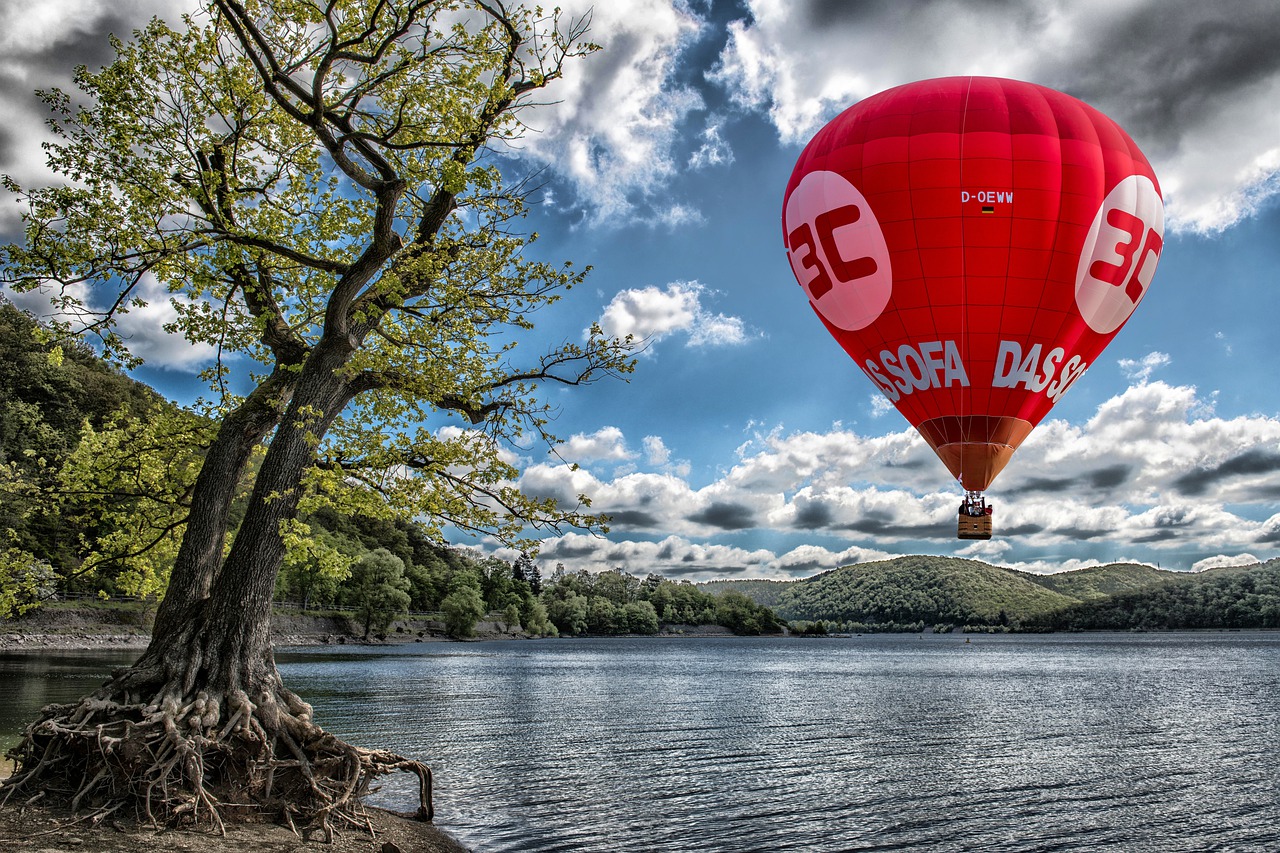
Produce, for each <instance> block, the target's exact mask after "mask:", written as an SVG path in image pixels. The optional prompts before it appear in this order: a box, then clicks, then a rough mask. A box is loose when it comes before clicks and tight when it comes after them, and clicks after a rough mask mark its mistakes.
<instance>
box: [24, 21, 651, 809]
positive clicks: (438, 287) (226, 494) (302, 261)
mask: <svg viewBox="0 0 1280 853" xmlns="http://www.w3.org/2000/svg"><path fill="white" fill-rule="evenodd" d="M584 35H585V23H584V22H583V21H562V20H561V19H560V18H559V16H558V15H552V16H549V17H544V16H543V15H542V13H541V12H540V11H537V10H530V9H526V8H522V7H520V8H517V7H514V6H510V7H509V6H508V5H507V4H505V3H503V2H501V0H329V2H319V0H210V2H209V3H208V5H207V7H206V8H204V9H203V10H202V11H201V12H200V13H199V14H197V15H195V16H194V17H189V18H184V20H183V26H182V27H180V28H171V27H170V26H168V25H166V24H165V23H163V22H161V21H159V20H156V21H153V22H152V23H151V24H150V25H148V26H147V27H146V28H145V29H144V30H142V31H140V32H137V33H135V34H134V37H133V39H132V40H131V41H123V40H114V41H113V46H114V48H115V51H116V59H115V61H114V62H113V63H112V64H111V65H109V66H107V67H104V68H102V69H100V70H98V71H91V70H88V69H83V68H82V69H80V70H79V71H78V73H77V76H76V84H77V87H78V89H79V91H78V92H77V93H75V94H74V96H73V95H72V94H68V93H63V92H60V91H52V92H47V93H44V98H45V100H46V101H47V103H48V104H49V105H50V107H51V108H52V111H53V118H52V119H51V126H52V127H53V129H54V131H55V132H56V134H57V138H56V141H55V142H54V143H53V144H52V145H50V146H49V147H48V160H49V164H50V166H51V167H52V168H53V169H54V170H55V171H56V172H57V173H59V174H61V175H62V176H63V178H64V179H65V182H64V183H62V184H59V185H56V186H50V187H45V188H28V187H21V186H18V185H17V184H15V183H14V182H13V181H12V180H9V179H7V178H6V186H7V187H8V189H9V190H10V191H11V192H14V193H16V194H17V195H18V196H19V197H20V198H22V199H24V200H25V201H26V202H27V205H28V207H27V213H26V234H25V242H24V243H23V244H21V245H14V246H9V247H7V248H6V249H5V250H4V258H3V261H4V271H5V272H4V275H5V278H6V280H7V281H8V282H9V283H10V286H12V287H15V288H16V289H18V290H22V289H30V288H35V287H41V288H46V289H47V288H50V287H53V288H55V289H56V291H57V293H58V300H59V301H60V304H61V306H62V308H63V310H64V313H66V314H69V315H73V317H74V319H73V320H71V321H68V322H69V323H70V325H69V326H68V328H71V326H77V325H78V327H79V328H80V330H81V331H82V332H83V331H85V330H87V331H89V332H92V333H95V334H96V335H97V336H98V338H99V339H100V341H101V342H102V345H103V346H104V348H105V349H106V351H107V352H108V353H111V354H113V355H115V356H116V357H117V358H120V359H124V360H127V359H129V357H130V356H129V355H128V350H127V342H126V341H124V340H122V339H121V337H120V336H119V334H118V333H117V331H116V330H115V326H114V325H113V321H114V320H115V319H116V317H118V315H119V314H120V313H121V312H125V311H127V310H128V309H129V308H130V307H133V306H135V305H136V302H135V300H137V299H138V298H139V297H140V296H141V295H142V294H143V293H144V292H145V291H146V290H147V288H149V287H155V286H156V284H159V285H162V286H164V287H166V288H167V289H168V291H169V292H170V293H171V294H172V297H171V302H172V304H173V306H174V309H175V310H176V312H177V315H176V319H175V320H174V322H173V324H172V329H173V330H174V331H177V332H181V333H182V334H184V335H185V336H186V337H187V338H188V339H190V340H191V341H193V342H198V343H205V344H212V345H214V346H215V347H216V348H217V351H218V353H219V354H220V357H219V360H218V362H217V364H216V366H215V367H214V368H213V369H211V370H210V371H208V376H209V378H210V379H211V380H212V382H213V385H214V387H215V389H218V390H219V391H220V393H221V396H218V397H217V398H216V399H217V400H218V401H219V406H220V408H219V410H218V413H217V414H218V416H219V418H220V424H219V427H218V429H217V431H216V437H215V438H213V440H212V442H211V443H210V444H209V446H208V447H207V449H206V451H205V454H204V462H203V467H202V468H201V470H200V472H199V476H198V478H197V479H196V482H195V484H194V486H193V488H192V490H191V492H190V501H189V503H190V512H189V519H188V521H187V524H186V526H185V530H184V533H183V537H182V540H181V544H180V547H179V548H178V550H177V553H176V557H175V562H174V566H173V570H172V575H171V579H170V583H169V587H168V592H167V594H166V595H165V598H164V600H163V602H162V604H161V606H160V608H159V610H158V612H157V615H156V620H155V628H154V633H153V638H152V641H151V644H150V646H149V648H148V649H147V650H146V652H145V653H144V654H143V655H142V657H141V658H140V659H139V660H138V661H137V663H135V664H134V665H133V666H131V667H128V668H127V669H124V670H122V671H120V672H118V673H116V674H115V675H114V676H113V678H112V679H111V680H110V681H109V682H108V683H106V684H105V685H104V686H103V687H102V688H100V689H99V690H97V691H96V692H94V693H93V694H92V695H90V696H88V697H86V698H85V699H83V700H82V701H80V702H78V703H75V704H72V705H68V706H62V707H55V708H50V709H46V711H45V712H44V713H43V714H42V716H41V718H40V719H38V720H36V721H35V722H34V723H33V724H32V725H31V726H30V727H29V728H28V729H27V732H26V735H25V737H24V739H23V741H22V742H21V744H20V745H19V746H18V747H17V748H16V749H15V750H14V751H13V752H12V753H11V754H12V755H13V756H14V757H15V759H16V761H17V763H18V768H17V770H16V772H15V773H14V775H13V776H12V777H11V779H10V780H9V781H8V782H7V783H5V787H6V788H7V789H9V790H8V792H9V793H10V794H12V793H13V792H14V791H17V790H22V789H33V788H40V789H43V790H45V791H47V792H53V793H57V794H62V795H64V796H66V797H67V798H69V799H71V800H72V802H73V804H74V805H77V806H79V805H81V804H83V803H85V802H89V801H98V800H103V799H106V800H112V801H118V800H119V799H120V798H125V799H129V800H132V801H133V802H134V803H136V804H137V806H138V807H139V809H140V810H141V813H143V814H145V815H147V816H155V817H159V816H160V815H161V814H164V815H168V816H174V815H183V814H197V815H205V816H208V817H210V818H211V819H212V820H213V821H215V822H220V821H221V820H222V817H224V816H225V815H227V814H228V813H232V814H234V813H236V809H234V808H232V807H231V806H229V805H228V804H231V803H234V804H238V805H239V804H253V805H254V806H255V807H256V809H257V810H266V811H271V812H276V813H279V814H282V815H284V816H285V817H286V818H290V816H292V818H290V819H293V818H296V817H297V816H299V815H301V816H302V817H304V818H306V819H308V820H312V821H315V822H319V823H320V824H322V825H324V826H325V827H326V828H328V826H329V825H330V820H331V818H332V817H333V816H334V815H338V814H342V813H344V810H346V809H348V808H351V807H353V806H354V805H355V803H356V801H357V800H358V797H359V796H360V794H361V793H363V791H364V790H365V789H366V787H367V785H368V783H369V781H370V780H371V779H372V778H373V777H375V776H376V775H378V774H380V773H385V772H389V771H390V770H392V769H396V768H399V769H406V770H410V771H414V772H417V773H419V775H420V777H422V778H423V780H424V781H423V790H424V798H423V808H424V809H426V808H427V794H426V787H427V783H426V773H427V771H426V768H425V767H423V766H422V765H420V764H419V763H417V762H415V761H411V760H408V759H405V758H403V757H401V756H398V755H392V754H389V753H384V752H371V751H368V750H364V749H360V748H358V747H355V746H352V745H349V744H346V743H344V742H342V741H340V740H339V739H337V738H335V737H333V736H332V735H330V734H328V733H326V732H324V731H323V730H322V729H321V728H320V727H319V726H317V725H316V724H315V722H314V721H313V719H312V711H311V708H310V707H309V706H308V705H307V704H306V703H305V702H303V701H302V700H301V699H300V698H299V697H298V696H297V695H295V694H294V693H293V692H291V691H290V690H289V689H288V688H286V687H285V685H284V684H283V683H282V681H281V678H280V675H279V673H278V671H277V669H276V666H275V662H274V658H273V655H272V649H271V644H270V641H269V629H270V618H271V609H270V607H271V598H272V593H273V590H274V589H275V584H276V575H277V573H278V571H279V569H280V566H281V562H282V559H283V556H284V554H285V552H286V549H287V548H288V546H289V543H290V542H291V541H296V540H298V539H299V538H300V537H302V536H304V535H305V533H306V531H305V530H304V529H302V528H301V527H300V526H299V524H298V522H297V520H296V519H297V516H298V513H299V511H300V509H301V510H304V511H305V510H309V509H313V508H314V507H316V506H317V505H320V504H323V503H325V502H329V503H336V504H340V505H342V506H344V507H346V508H347V509H350V510H353V511H354V510H358V511H360V512H362V513H369V514H381V515H384V516H385V515H388V514H393V513H400V514H401V515H403V516H413V517H417V518H419V519H426V520H428V523H430V524H434V525H436V526H437V529H440V528H443V527H444V526H446V525H452V526H454V527H456V528H462V529H471V530H487V531H492V532H495V533H496V534H497V535H499V536H500V537H503V538H504V539H506V540H508V541H513V542H518V541H519V538H520V535H521V531H522V530H527V529H529V528H530V527H533V528H538V527H553V528H554V527H559V526H561V525H575V526H591V525H594V524H597V523H598V522H599V519H598V518H596V517H594V516H592V515H590V514H589V511H588V506H589V505H588V504H587V502H586V500H585V498H581V497H580V498H579V502H578V504H577V505H575V506H568V507H562V506H558V505H557V504H556V502H555V501H552V500H548V499H545V498H537V497H532V496H528V495H525V494H522V493H521V492H520V491H519V490H518V489H517V488H516V487H515V486H514V485H513V480H514V479H515V476H516V474H517V473H518V472H517V471H516V470H515V469H514V468H513V467H512V465H511V464H510V462H509V461H508V460H509V459H510V458H511V456H510V455H509V454H507V453H505V452H504V451H505V448H504V446H503V444H504V442H509V441H514V440H520V441H527V439H528V437H529V435H528V434H529V433H532V434H533V436H534V437H535V438H539V437H540V438H542V439H544V440H547V441H554V437H552V436H550V435H548V434H547V432H546V430H545V426H546V423H547V406H548V404H547V403H546V402H545V400H544V399H543V398H542V397H541V396H540V395H539V389H540V388H542V387H544V386H546V385H547V384H549V383H563V384H568V385H579V384H583V383H586V382H590V381H592V380H594V379H597V378H599V377H601V376H606V375H614V374H619V373H625V372H628V371H629V370H630V369H631V366H632V360H631V345H630V342H629V341H621V340H612V339H607V338H605V337H603V336H602V335H601V334H600V333H599V331H598V330H593V332H592V334H591V335H589V336H588V338H587V339H586V340H585V342H577V343H575V342H564V343H560V344H557V345H554V346H550V347H549V348H544V349H542V350H541V353H542V354H540V355H538V354H536V353H537V352H538V351H536V350H535V355H533V356H532V358H531V359H530V360H529V361H527V362H524V363H520V362H518V361H516V360H515V357H516V356H515V354H514V353H513V352H512V348H513V347H515V345H516V344H517V343H522V344H525V348H528V346H529V344H530V342H531V341H532V342H533V343H535V344H536V339H531V335H530V330H532V328H533V326H532V317H531V315H532V314H533V312H535V311H536V310H537V309H538V308H540V307H543V306H546V305H548V304H550V303H552V302H554V301H556V300H557V299H558V298H559V297H560V296H561V295H562V293H563V291H565V290H566V289H568V288H570V287H571V286H573V285H574V284H576V283H578V282H580V281H581V279H582V276H583V272H580V271H577V270H575V269H574V268H573V267H571V266H570V265H569V264H564V265H555V264H548V263H544V262H540V261H538V260H534V259H531V258H530V257H528V256H527V255H526V254H525V251H524V250H525V248H526V246H527V245H528V243H529V242H530V241H531V239H533V236H534V235H529V236H526V235H525V234H524V233H523V232H521V231H520V230H518V228H517V226H518V224H519V220H520V218H521V217H522V216H523V215H524V213H525V205H526V202H527V201H528V194H529V192H530V191H531V187H530V185H529V184H528V183H526V182H522V181H515V182H512V181H510V180H504V175H503V173H502V171H501V170H500V168H499V166H500V165H501V162H500V157H499V155H500V154H501V153H502V152H501V150H500V149H501V148H502V147H503V146H506V145H509V144H510V143H511V142H512V141H513V140H515V139H518V138H519V137H520V136H521V134H522V132H523V130H524V125H523V124H522V121H521V116H522V114H523V111H524V110H526V109H528V108H530V107H531V106H533V105H535V103H536V101H537V99H538V97H539V95H538V93H539V92H540V91H541V90H543V89H544V87H545V86H546V85H547V84H548V83H549V82H550V81H552V80H554V79H556V78H557V77H559V76H560V74H561V72H562V69H563V66H564V64H565V63H566V62H567V61H569V60H572V59H573V58H575V57H580V56H583V55H585V54H587V53H590V52H591V51H592V50H594V49H595V48H594V46H593V45H591V44H590V43H588V42H586V41H584V38H583V37H584ZM495 152H497V153H495ZM521 352H524V348H522V349H521ZM246 365H258V367H256V369H255V370H254V371H250V370H249V369H248V368H247V367H246ZM229 388H240V389H241V391H242V392H243V393H241V394H240V395H239V396H234V395H232V394H231V392H230V391H229V390H228V389H229ZM246 389H247V390H246ZM450 417H453V418H455V419H457V420H455V422H454V424H450V423H449V422H448V421H449V419H450ZM263 446H265V453H263V454H262V456H261V461H260V464H258V462H257V461H255V462H254V464H253V465H250V459H251V457H253V455H254V453H255V451H257V450H258V449H259V448H262V447H263ZM246 479H251V480H252V492H251V496H250V499H249V504H248V509H247V511H246V512H245V515H244V518H243V520H242V521H241V522H240V523H239V525H238V527H236V528H235V529H234V530H232V529H230V527H231V525H230V519H231V516H230V510H231V504H232V499H233V497H234V496H235V494H236V490H237V488H238V487H239V485H240V484H241V483H243V482H244V481H246Z"/></svg>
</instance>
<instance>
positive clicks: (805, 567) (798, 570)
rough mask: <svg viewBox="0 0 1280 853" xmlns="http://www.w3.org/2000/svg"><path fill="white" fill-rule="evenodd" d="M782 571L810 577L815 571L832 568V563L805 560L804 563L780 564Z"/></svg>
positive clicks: (800, 576)
mask: <svg viewBox="0 0 1280 853" xmlns="http://www.w3.org/2000/svg"><path fill="white" fill-rule="evenodd" d="M779 568H781V569H782V571H784V572H786V573H787V574H789V575H792V576H794V577H798V578H804V577H808V576H809V575H811V574H813V573H814V572H822V571H826V570H827V569H830V568H831V564H830V563H822V562H819V561H817V560H805V561H804V562H803V563H788V564H787V565H785V566H780V567H779Z"/></svg>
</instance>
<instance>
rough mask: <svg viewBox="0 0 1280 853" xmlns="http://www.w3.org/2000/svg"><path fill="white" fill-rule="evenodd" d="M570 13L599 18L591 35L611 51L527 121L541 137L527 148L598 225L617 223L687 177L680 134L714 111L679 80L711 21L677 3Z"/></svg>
mask: <svg viewBox="0 0 1280 853" xmlns="http://www.w3.org/2000/svg"><path fill="white" fill-rule="evenodd" d="M560 5H562V7H563V8H564V10H565V16H566V18H567V17H568V16H570V15H577V16H580V15H583V14H585V13H587V12H588V11H589V12H590V15H591V32H590V34H589V37H590V38H591V39H592V40H593V41H595V42H596V43H597V44H599V45H601V47H602V48H603V50H601V51H600V52H599V53H597V54H595V55H593V56H591V57H589V58H587V59H586V60H585V61H580V62H577V63H574V64H573V66H572V67H570V68H568V69H567V70H566V75H565V77H564V79H562V80H558V81H556V82H555V83H554V84H553V85H552V86H551V87H549V89H548V91H547V97H546V99H545V100H547V101H554V102H556V103H555V105H554V107H552V108H551V109H549V110H538V111H536V112H534V113H532V114H531V115H529V116H526V120H527V121H528V122H529V123H530V124H531V125H532V126H533V128H534V129H535V130H536V133H534V134H532V135H530V136H529V137H527V138H526V139H525V140H524V144H525V146H526V150H527V152H528V154H529V155H530V156H532V157H533V158H534V159H536V160H538V161H540V162H543V163H546V164H548V165H551V166H553V167H554V168H556V169H557V170H559V171H561V172H562V173H563V174H564V175H565V176H566V177H568V179H569V180H570V181H571V183H572V184H573V185H574V187H575V189H576V190H577V192H578V194H579V196H580V197H581V198H582V199H584V200H586V201H587V202H588V204H589V205H590V213H589V216H590V218H591V219H592V220H593V221H595V222H597V223H602V222H607V221H611V220H617V219H619V218H620V217H622V216H624V215H630V214H631V212H632V211H633V209H634V208H635V207H636V206H637V204H641V203H646V202H649V201H651V200H652V199H653V198H656V197H660V196H658V195H655V194H656V191H657V190H658V189H659V188H660V187H663V186H665V184H666V183H667V181H668V180H669V179H670V178H671V177H672V176H673V175H674V174H675V173H676V171H677V166H678V164H677V161H676V157H677V155H676V149H677V147H678V144H679V136H678V134H679V129H680V127H681V125H682V123H683V122H684V121H685V120H686V119H687V118H688V117H689V116H690V115H691V114H692V113H694V112H696V111H699V110H701V109H703V108H704V104H703V101H702V97H701V96H700V95H699V94H698V93H697V92H696V91H695V90H694V89H692V88H690V87H688V86H683V85H680V84H677V83H676V82H674V75H675V72H676V70H677V62H678V59H679V58H680V56H681V55H682V53H683V51H684V50H685V49H686V48H687V47H688V46H689V45H690V44H692V43H693V42H694V41H695V40H696V39H697V38H698V37H699V35H700V34H701V33H702V31H703V27H704V21H703V20H702V18H701V17H700V16H699V15H698V14H697V13H695V12H694V11H693V10H692V9H691V8H689V6H688V5H687V4H686V3H683V2H671V0H611V2H609V3H591V2H590V0H573V2H567V3H563V4H560ZM686 215H687V214H686Z"/></svg>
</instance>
